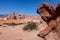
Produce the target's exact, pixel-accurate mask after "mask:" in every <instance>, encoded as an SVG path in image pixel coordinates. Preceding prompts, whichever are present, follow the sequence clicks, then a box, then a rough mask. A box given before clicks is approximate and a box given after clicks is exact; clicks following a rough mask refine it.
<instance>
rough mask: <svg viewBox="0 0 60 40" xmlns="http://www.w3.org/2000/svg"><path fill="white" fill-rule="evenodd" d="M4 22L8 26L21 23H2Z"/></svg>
mask: <svg viewBox="0 0 60 40" xmlns="http://www.w3.org/2000/svg"><path fill="white" fill-rule="evenodd" d="M4 24H6V25H8V26H16V25H21V24H22V23H14V22H12V23H4Z"/></svg>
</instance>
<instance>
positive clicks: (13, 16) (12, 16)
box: [7, 12, 16, 19]
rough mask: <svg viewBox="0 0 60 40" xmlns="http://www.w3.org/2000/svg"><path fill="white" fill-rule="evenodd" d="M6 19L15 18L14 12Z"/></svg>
mask: <svg viewBox="0 0 60 40" xmlns="http://www.w3.org/2000/svg"><path fill="white" fill-rule="evenodd" d="M7 19H16V16H15V12H12V13H11V14H9V15H8V17H7Z"/></svg>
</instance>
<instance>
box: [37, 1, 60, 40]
mask: <svg viewBox="0 0 60 40" xmlns="http://www.w3.org/2000/svg"><path fill="white" fill-rule="evenodd" d="M37 12H38V14H39V15H41V17H42V19H43V20H44V21H45V22H46V23H47V24H48V27H46V29H44V30H42V31H40V33H39V35H38V36H40V37H44V36H46V35H48V34H49V33H50V32H51V31H53V30H59V29H56V28H57V27H58V24H60V3H58V4H57V5H56V6H50V4H48V3H46V2H45V3H42V4H41V5H40V6H39V7H38V9H37ZM56 32H57V31H55V33H56ZM58 32H60V31H58ZM57 34H58V33H57ZM59 37H60V36H59ZM56 40H58V39H56ZM59 40H60V39H59Z"/></svg>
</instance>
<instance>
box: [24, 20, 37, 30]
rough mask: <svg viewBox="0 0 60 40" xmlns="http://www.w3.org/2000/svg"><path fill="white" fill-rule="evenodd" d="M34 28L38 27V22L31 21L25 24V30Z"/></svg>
mask: <svg viewBox="0 0 60 40" xmlns="http://www.w3.org/2000/svg"><path fill="white" fill-rule="evenodd" d="M33 29H37V25H36V23H35V22H32V21H31V22H29V23H28V24H27V25H25V26H24V27H23V30H24V31H26V30H30V31H31V30H33Z"/></svg>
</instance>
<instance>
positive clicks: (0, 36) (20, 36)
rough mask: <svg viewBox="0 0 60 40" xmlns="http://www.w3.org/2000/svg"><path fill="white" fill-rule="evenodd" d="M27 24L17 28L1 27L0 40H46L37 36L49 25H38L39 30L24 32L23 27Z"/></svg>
mask: <svg viewBox="0 0 60 40" xmlns="http://www.w3.org/2000/svg"><path fill="white" fill-rule="evenodd" d="M24 25H26V24H21V25H17V26H14V27H13V26H8V25H2V26H0V40H44V39H42V38H40V37H38V36H37V34H38V33H39V32H40V30H42V29H44V28H43V27H46V26H47V25H46V24H45V23H42V24H39V25H38V30H32V31H23V29H22V28H23V27H24Z"/></svg>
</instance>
